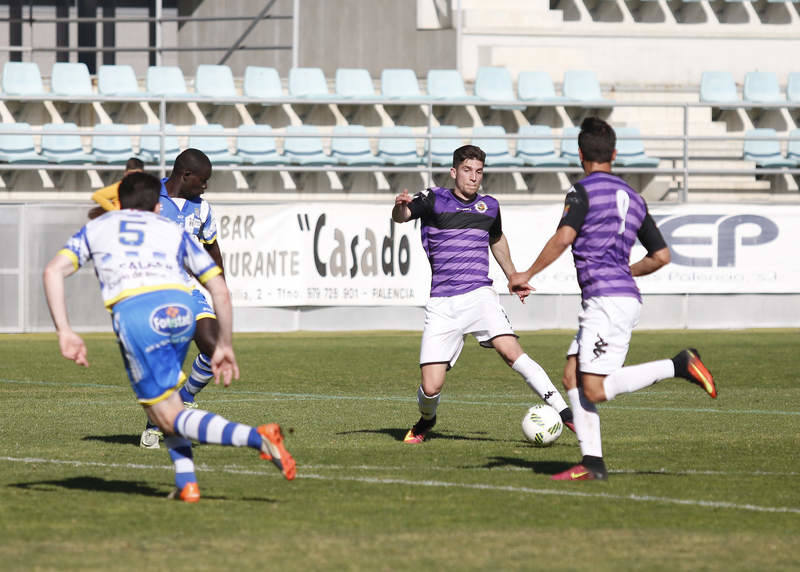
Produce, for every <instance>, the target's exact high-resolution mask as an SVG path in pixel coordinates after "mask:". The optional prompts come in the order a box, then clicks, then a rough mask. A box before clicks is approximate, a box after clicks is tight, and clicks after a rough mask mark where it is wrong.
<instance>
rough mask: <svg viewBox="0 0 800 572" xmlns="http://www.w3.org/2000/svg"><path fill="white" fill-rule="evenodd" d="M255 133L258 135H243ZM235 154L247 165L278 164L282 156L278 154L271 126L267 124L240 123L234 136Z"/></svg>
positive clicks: (282, 161)
mask: <svg viewBox="0 0 800 572" xmlns="http://www.w3.org/2000/svg"><path fill="white" fill-rule="evenodd" d="M254 133H257V134H258V135H259V136H258V137H243V135H246V134H254ZM236 155H237V156H239V157H241V158H242V162H243V163H246V164H249V165H279V164H281V163H284V162H285V161H284V158H283V157H282V156H281V155H279V154H278V148H277V147H276V145H275V137H274V135H273V133H272V127H271V126H269V125H242V126H240V127H239V129H238V135H237V137H236Z"/></svg>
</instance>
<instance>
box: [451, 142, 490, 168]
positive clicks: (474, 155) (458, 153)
mask: <svg viewBox="0 0 800 572" xmlns="http://www.w3.org/2000/svg"><path fill="white" fill-rule="evenodd" d="M467 159H477V160H478V161H480V162H481V163H486V153H484V152H483V149H481V148H480V147H476V146H475V145H464V146H462V147H459V148H458V149H456V150H455V151H453V168H454V169H458V166H459V165H460V164H461V163H463V162H464V161H466V160H467Z"/></svg>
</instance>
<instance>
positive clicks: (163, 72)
mask: <svg viewBox="0 0 800 572" xmlns="http://www.w3.org/2000/svg"><path fill="white" fill-rule="evenodd" d="M146 88H147V92H148V93H149V94H152V95H164V96H171V97H181V96H184V97H185V96H187V95H189V91H188V90H187V89H186V80H185V79H184V77H183V71H181V68H179V67H178V66H150V67H149V68H147V80H146Z"/></svg>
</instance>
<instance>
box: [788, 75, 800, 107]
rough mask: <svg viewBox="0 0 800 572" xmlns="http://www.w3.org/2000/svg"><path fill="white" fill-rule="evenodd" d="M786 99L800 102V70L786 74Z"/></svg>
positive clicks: (791, 101)
mask: <svg viewBox="0 0 800 572" xmlns="http://www.w3.org/2000/svg"><path fill="white" fill-rule="evenodd" d="M786 99H788V100H789V102H790V103H800V72H792V73H790V74H789V75H788V76H786Z"/></svg>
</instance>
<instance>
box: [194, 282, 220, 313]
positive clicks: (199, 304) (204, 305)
mask: <svg viewBox="0 0 800 572" xmlns="http://www.w3.org/2000/svg"><path fill="white" fill-rule="evenodd" d="M192 298H193V299H194V305H195V307H194V316H195V320H201V319H203V318H214V319H215V320H216V319H217V315H216V314H215V313H214V308H212V307H211V304H209V303H208V300H207V299H206V297H205V295H204V294H203V293H202V292H201V291H200V290H198V289H197V288H195V289H194V290H192Z"/></svg>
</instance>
